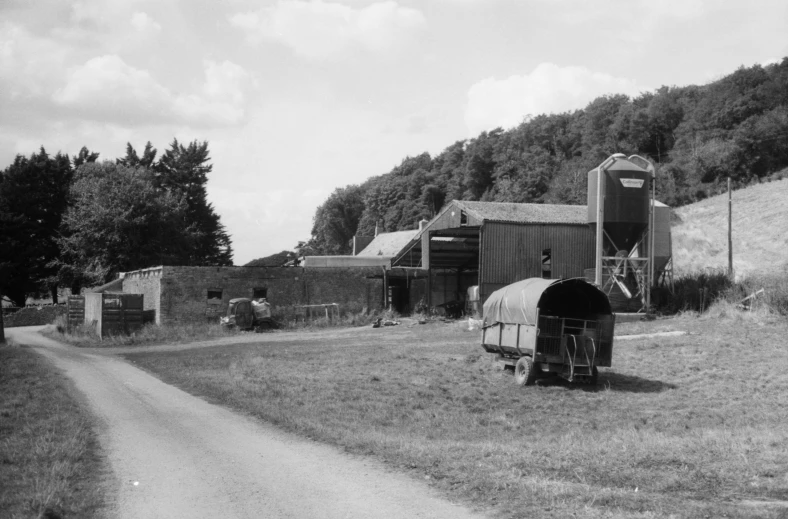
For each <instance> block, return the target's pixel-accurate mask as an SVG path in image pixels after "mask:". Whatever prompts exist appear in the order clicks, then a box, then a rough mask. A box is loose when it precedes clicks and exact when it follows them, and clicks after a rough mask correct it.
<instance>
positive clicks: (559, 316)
mask: <svg viewBox="0 0 788 519" xmlns="http://www.w3.org/2000/svg"><path fill="white" fill-rule="evenodd" d="M614 325H615V316H614V315H613V313H612V311H611V308H610V302H609V301H608V298H607V296H606V295H605V294H604V292H602V291H601V290H599V289H598V288H597V287H596V286H594V285H592V284H591V283H589V282H587V281H586V280H584V279H577V278H575V279H565V280H556V279H541V278H530V279H525V280H522V281H518V282H516V283H512V284H511V285H508V286H505V287H503V288H501V289H499V290H496V291H495V292H493V293H492V294H491V295H490V297H489V298H487V301H485V303H484V315H483V328H482V347H483V348H484V350H485V351H487V352H489V353H495V354H497V355H498V360H499V361H501V362H503V363H504V364H505V365H506V367H507V368H513V369H514V374H515V380H516V382H517V383H518V384H519V385H531V384H533V383H534V382H535V381H536V379H537V378H539V377H540V376H543V375H547V374H554V375H558V376H560V377H563V378H565V379H567V380H568V381H570V382H572V381H575V380H582V381H585V382H590V383H592V384H596V380H597V375H598V370H597V367H610V365H611V360H612V356H613V328H614Z"/></svg>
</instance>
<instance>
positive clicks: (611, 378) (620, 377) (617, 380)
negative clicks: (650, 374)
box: [539, 372, 677, 393]
mask: <svg viewBox="0 0 788 519" xmlns="http://www.w3.org/2000/svg"><path fill="white" fill-rule="evenodd" d="M539 384H540V385H542V386H562V387H566V388H567V389H572V390H575V391H586V392H589V393H596V392H598V391H622V392H625V393H661V392H663V391H667V390H669V389H676V387H677V386H676V385H675V384H668V383H667V382H662V381H660V380H650V379H647V378H643V377H637V376H635V375H624V374H622V373H613V372H611V373H604V374H603V373H600V374H599V382H598V383H597V385H595V386H592V385H589V384H583V383H581V382H574V383H573V382H568V381H567V380H565V379H563V378H561V377H559V376H555V377H549V378H545V379H541V380H540V381H539Z"/></svg>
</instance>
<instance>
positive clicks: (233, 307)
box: [219, 297, 275, 331]
mask: <svg viewBox="0 0 788 519" xmlns="http://www.w3.org/2000/svg"><path fill="white" fill-rule="evenodd" d="M219 322H220V323H221V325H222V326H224V327H227V328H235V327H237V328H238V329H239V330H256V331H259V330H264V329H269V328H274V325H275V323H274V320H273V319H272V318H271V305H270V304H269V303H268V301H266V300H265V298H262V299H260V300H259V301H255V300H254V299H248V298H246V297H238V298H235V299H230V302H229V304H228V305H227V314H226V315H225V316H224V317H221V318H220V319H219Z"/></svg>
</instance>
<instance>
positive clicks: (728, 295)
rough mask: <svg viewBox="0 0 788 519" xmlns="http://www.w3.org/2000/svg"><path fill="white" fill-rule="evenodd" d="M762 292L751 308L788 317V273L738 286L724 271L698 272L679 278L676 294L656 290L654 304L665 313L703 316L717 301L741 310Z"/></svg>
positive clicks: (658, 310)
mask: <svg viewBox="0 0 788 519" xmlns="http://www.w3.org/2000/svg"><path fill="white" fill-rule="evenodd" d="M760 289H764V292H763V293H762V294H759V295H758V296H756V297H755V298H754V299H753V300H752V301H750V302H748V303H747V305H746V306H747V307H748V308H750V309H756V308H764V309H766V310H767V311H768V312H771V313H775V314H779V315H783V316H788V270H787V271H786V272H784V273H782V274H767V275H761V276H750V277H748V278H745V279H742V280H739V281H736V282H735V283H733V282H731V280H730V279H729V278H728V276H727V275H725V274H724V273H722V272H717V273H706V272H696V273H693V274H688V275H685V276H682V277H680V278H678V279H676V280H675V282H674V290H673V292H672V293H671V291H670V290H668V289H667V288H666V287H654V288H653V289H652V302H653V304H654V308H655V309H656V311H657V312H659V313H663V314H675V313H678V312H683V311H693V312H699V313H703V312H705V311H706V310H708V309H709V308H710V307H711V306H712V305H713V304H715V303H717V302H723V301H724V302H726V303H728V306H727V308H736V307H739V306H741V303H742V300H744V298H746V297H747V296H749V295H751V294H754V293H756V292H757V291H758V290H760Z"/></svg>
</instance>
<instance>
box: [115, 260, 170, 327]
mask: <svg viewBox="0 0 788 519" xmlns="http://www.w3.org/2000/svg"><path fill="white" fill-rule="evenodd" d="M162 268H163V267H153V268H149V269H143V270H136V271H134V272H126V273H125V274H124V275H123V291H124V292H126V293H128V294H142V295H143V298H142V301H143V303H142V304H143V306H142V313H143V320H144V321H145V322H156V323H157V324H161V322H160V320H159V315H160V314H161V275H162Z"/></svg>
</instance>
